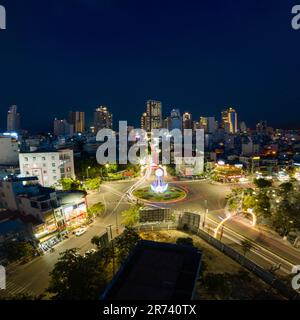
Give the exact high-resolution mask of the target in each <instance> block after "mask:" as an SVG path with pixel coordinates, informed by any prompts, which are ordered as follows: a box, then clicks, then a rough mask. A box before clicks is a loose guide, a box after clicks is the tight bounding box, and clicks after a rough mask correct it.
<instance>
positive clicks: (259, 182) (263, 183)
mask: <svg viewBox="0 0 300 320" xmlns="http://www.w3.org/2000/svg"><path fill="white" fill-rule="evenodd" d="M254 184H255V186H256V187H257V188H259V189H264V188H269V187H271V186H272V182H271V181H269V180H266V179H255V180H254Z"/></svg>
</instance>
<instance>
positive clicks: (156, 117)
mask: <svg viewBox="0 0 300 320" xmlns="http://www.w3.org/2000/svg"><path fill="white" fill-rule="evenodd" d="M161 127H162V103H161V102H160V101H156V100H148V101H147V118H146V130H147V131H151V130H152V129H160V128H161Z"/></svg>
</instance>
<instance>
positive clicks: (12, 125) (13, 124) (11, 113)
mask: <svg viewBox="0 0 300 320" xmlns="http://www.w3.org/2000/svg"><path fill="white" fill-rule="evenodd" d="M19 130H20V114H19V113H18V107H17V106H16V105H13V106H11V107H10V108H9V110H8V113H7V131H8V132H12V131H19Z"/></svg>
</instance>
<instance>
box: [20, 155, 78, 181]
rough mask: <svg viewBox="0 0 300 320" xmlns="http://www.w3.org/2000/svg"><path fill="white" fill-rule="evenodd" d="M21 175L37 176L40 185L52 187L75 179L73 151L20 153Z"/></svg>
mask: <svg viewBox="0 0 300 320" xmlns="http://www.w3.org/2000/svg"><path fill="white" fill-rule="evenodd" d="M19 161H20V171H21V175H23V176H25V177H28V176H36V177H38V180H39V182H40V184H41V185H42V186H44V187H50V186H53V185H55V184H57V183H58V181H59V180H60V179H63V178H72V179H73V178H75V172H74V156H73V150H70V149H63V150H57V151H48V152H39V151H36V152H30V153H20V155H19Z"/></svg>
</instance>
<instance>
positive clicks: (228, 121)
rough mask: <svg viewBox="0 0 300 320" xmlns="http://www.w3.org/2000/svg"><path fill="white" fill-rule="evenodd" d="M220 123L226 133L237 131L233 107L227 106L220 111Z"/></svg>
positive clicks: (236, 120) (236, 119) (236, 118)
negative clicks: (227, 107)
mask: <svg viewBox="0 0 300 320" xmlns="http://www.w3.org/2000/svg"><path fill="white" fill-rule="evenodd" d="M222 123H223V126H224V129H225V131H226V132H227V133H237V131H238V116H237V112H236V111H235V109H233V108H229V109H227V110H224V111H223V112H222Z"/></svg>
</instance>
